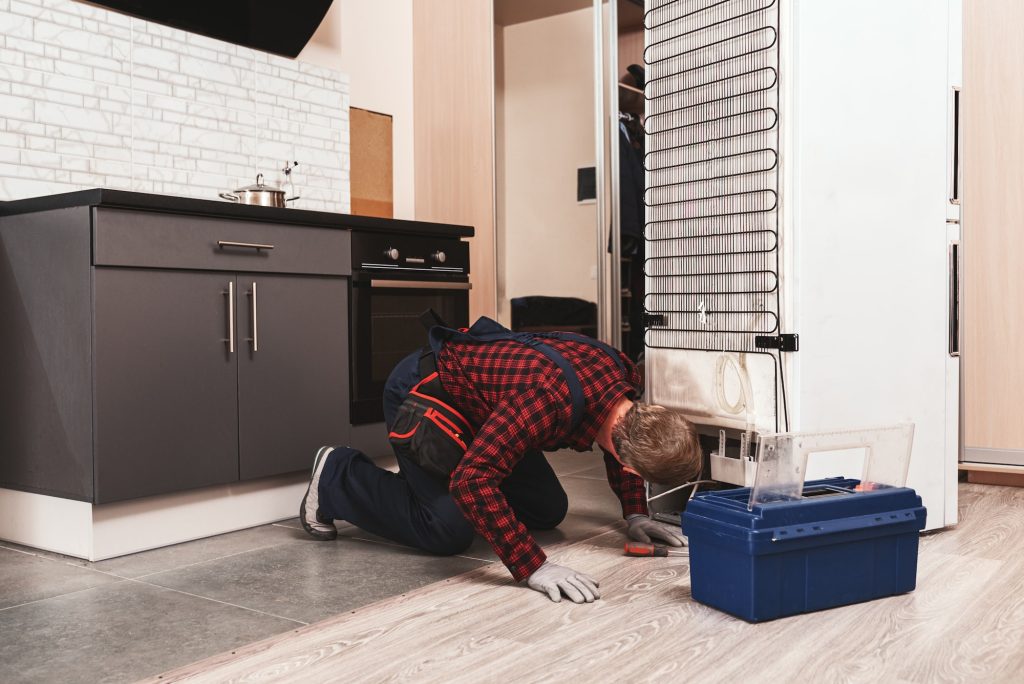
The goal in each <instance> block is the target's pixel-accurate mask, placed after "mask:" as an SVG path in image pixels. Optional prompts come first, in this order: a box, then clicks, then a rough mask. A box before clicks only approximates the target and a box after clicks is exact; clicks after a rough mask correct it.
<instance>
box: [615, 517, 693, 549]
mask: <svg viewBox="0 0 1024 684" xmlns="http://www.w3.org/2000/svg"><path fill="white" fill-rule="evenodd" d="M626 523H627V524H628V525H629V529H627V530H626V534H627V535H628V536H629V538H630V539H632V540H633V541H638V542H643V543H644V544H650V543H652V542H651V540H652V539H657V540H659V541H663V542H665V543H666V544H668V545H669V546H682V545H683V535H682V534H680V533H679V532H678V531H676V530H675V529H674V528H672V527H669V526H668V525H662V524H661V523H659V522H655V521H654V520H651V519H650V518H648V517H647V516H646V515H642V514H640V513H634V514H633V515H631V516H629V517H628V518H626Z"/></svg>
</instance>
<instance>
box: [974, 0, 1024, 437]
mask: <svg viewBox="0 0 1024 684" xmlns="http://www.w3.org/2000/svg"><path fill="white" fill-rule="evenodd" d="M1022 33H1024V3H1021V2H1019V1H1018V0H985V1H984V2H965V3H964V88H963V92H962V95H961V98H962V103H961V106H962V108H963V113H962V116H963V121H962V128H961V130H962V133H963V148H962V149H963V185H964V189H963V231H964V285H963V287H964V292H963V296H964V301H963V337H964V345H963V357H962V360H963V382H964V416H965V424H964V446H965V447H966V448H968V449H970V448H989V449H1022V448H1024V421H1022V420H1021V419H1020V416H1021V413H1022V411H1024V382H1021V378H1024V354H1021V352H1020V341H1021V340H1022V339H1024V269H1022V268H1021V263H1022V262H1024V193H1022V192H1021V188H1022V187H1024V128H1022V127H1021V121H1024V89H1022V88H1021V87H1020V83H1021V82H1022V81H1024V41H1021V40H1020V36H1021V34H1022Z"/></svg>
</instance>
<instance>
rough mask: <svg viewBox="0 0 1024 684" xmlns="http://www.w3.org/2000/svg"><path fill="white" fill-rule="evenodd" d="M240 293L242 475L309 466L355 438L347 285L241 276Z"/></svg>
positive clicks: (333, 280)
mask: <svg viewBox="0 0 1024 684" xmlns="http://www.w3.org/2000/svg"><path fill="white" fill-rule="evenodd" d="M235 292H236V295H235V296H236V298H237V300H238V303H237V306H236V309H237V311H238V328H239V330H240V331H241V330H245V333H244V338H243V339H240V341H239V346H238V348H237V354H236V356H237V360H238V441H239V463H238V466H239V475H240V477H241V479H243V480H249V479H253V478H257V477H265V476H267V475H274V474H277V473H286V472H292V471H295V470H303V469H305V468H309V467H311V466H312V457H313V454H314V453H315V452H316V449H317V448H318V447H321V446H324V445H327V444H340V443H342V442H344V441H346V440H347V438H348V433H347V428H348V424H349V415H348V413H349V403H348V370H347V368H348V324H347V321H348V286H347V283H346V282H345V280H344V279H341V278H319V277H299V276H277V275H256V276H253V275H239V276H238V278H237V285H236V289H235ZM340 426H344V427H345V430H342V429H341V427H340Z"/></svg>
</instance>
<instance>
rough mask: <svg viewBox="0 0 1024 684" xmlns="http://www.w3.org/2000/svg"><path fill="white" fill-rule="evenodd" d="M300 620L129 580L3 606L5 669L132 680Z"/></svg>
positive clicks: (43, 678)
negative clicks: (8, 606)
mask: <svg viewBox="0 0 1024 684" xmlns="http://www.w3.org/2000/svg"><path fill="white" fill-rule="evenodd" d="M297 626H298V625H297V624H296V623H295V622H291V621H289V620H282V619H280V618H275V617H271V616H268V615H261V614H259V613H254V612H252V611H248V610H243V609H241V608H236V607H232V606H227V605H224V604H222V603H216V602H214V601H208V600H205V599H200V598H195V597H192V596H187V595H185V594H182V593H178V592H174V591H170V590H167V589H161V588H159V587H154V586H151V585H148V584H144V583H142V582H135V581H130V580H129V581H122V582H118V583H117V584H111V585H107V586H102V587H97V588H94V589H88V590H86V591H80V592H78V593H76V594H69V595H67V596H61V597H58V598H52V599H49V600H46V601H40V602H38V603H33V604H30V605H27V606H20V607H17V608H11V609H9V610H4V611H0V672H2V679H3V681H4V682H5V684H14V683H15V682H61V683H62V684H69V683H74V682H89V683H95V682H126V681H135V680H136V679H139V678H141V677H146V676H150V675H154V674H158V673H160V672H163V671H165V670H168V669H171V668H174V667H180V666H182V665H186V664H188V663H191V662H195V661H196V660H199V659H202V658H206V657H209V656H211V655H214V654H216V653H220V652H222V651H226V650H230V649H232V648H235V647H238V646H242V645H244V644H247V643H251V642H253V641H256V640H259V639H263V638H265V637H268V636H271V635H273V634H279V633H281V632H284V631H287V630H289V629H294V628H295V627H297Z"/></svg>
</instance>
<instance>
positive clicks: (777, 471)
mask: <svg viewBox="0 0 1024 684" xmlns="http://www.w3.org/2000/svg"><path fill="white" fill-rule="evenodd" d="M913 442H914V424H913V423H899V424H897V425H889V426H885V427H875V428H862V429H854V430H832V431H829V432H785V433H777V434H770V435H762V437H761V441H760V446H759V448H758V451H757V473H756V475H755V477H754V486H753V488H752V489H751V491H750V496H749V499H748V501H747V509H748V510H753V509H754V507H755V506H757V505H760V504H771V503H776V502H782V501H800V500H802V499H804V498H805V492H804V475H805V473H806V471H807V457H808V456H809V455H810V454H812V453H820V452H827V451H844V450H847V449H858V448H862V449H865V451H866V454H865V457H864V469H863V472H862V473H861V478H860V483H859V489H861V490H870V489H872V488H876V487H880V486H885V487H903V486H904V485H905V484H906V482H907V470H908V469H909V467H910V450H911V447H912V446H913Z"/></svg>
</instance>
